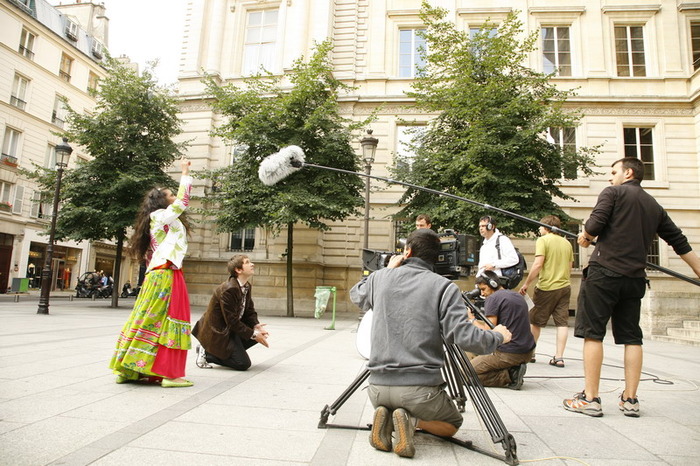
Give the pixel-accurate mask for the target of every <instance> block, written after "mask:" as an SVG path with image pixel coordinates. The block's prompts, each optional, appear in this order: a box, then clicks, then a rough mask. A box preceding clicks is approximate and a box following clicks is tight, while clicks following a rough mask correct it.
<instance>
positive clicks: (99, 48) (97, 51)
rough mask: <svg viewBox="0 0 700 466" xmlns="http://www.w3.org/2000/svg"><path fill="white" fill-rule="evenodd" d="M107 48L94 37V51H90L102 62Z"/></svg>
mask: <svg viewBox="0 0 700 466" xmlns="http://www.w3.org/2000/svg"><path fill="white" fill-rule="evenodd" d="M105 48H106V47H105V44H103V43H102V42H100V41H99V40H97V39H95V38H94V37H93V38H92V49H91V50H90V52H91V53H92V54H93V55H94V56H95V58H99V59H100V60H101V59H102V57H103V56H104V53H105Z"/></svg>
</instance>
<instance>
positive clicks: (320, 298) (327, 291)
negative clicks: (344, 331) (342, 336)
mask: <svg viewBox="0 0 700 466" xmlns="http://www.w3.org/2000/svg"><path fill="white" fill-rule="evenodd" d="M331 294H333V318H332V320H331V325H330V326H328V327H326V330H335V296H336V289H335V287H334V286H317V287H316V293H314V297H315V298H316V309H315V310H314V317H315V318H317V319H320V318H321V316H322V315H323V313H324V312H325V311H326V308H327V307H328V300H329V299H330V297H331Z"/></svg>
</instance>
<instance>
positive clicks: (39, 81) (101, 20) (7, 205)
mask: <svg viewBox="0 0 700 466" xmlns="http://www.w3.org/2000/svg"><path fill="white" fill-rule="evenodd" d="M78 9H79V11H74V10H71V8H70V7H69V6H64V7H62V9H57V8H55V7H53V6H51V4H49V2H47V1H45V0H31V1H30V0H0V24H1V25H2V27H1V28H0V61H1V62H2V63H3V66H2V67H0V138H1V140H2V158H1V160H0V291H2V292H4V291H6V290H7V289H8V288H11V287H12V283H13V281H12V279H13V278H29V286H30V287H38V286H39V277H40V275H41V270H42V268H43V266H44V261H45V254H46V246H47V242H48V237H47V236H46V235H44V234H43V232H44V231H45V230H46V227H47V224H48V223H49V222H50V221H51V209H52V201H51V200H50V199H49V200H48V201H44V202H39V197H38V195H39V192H38V186H37V185H36V184H35V183H34V181H32V180H29V179H27V178H26V177H25V176H23V175H22V174H21V172H20V169H27V170H31V169H33V164H37V165H39V166H43V167H49V168H53V167H55V159H56V155H55V147H56V145H57V144H59V143H60V138H58V137H57V136H56V135H55V133H56V132H60V131H61V130H62V129H63V127H64V125H65V118H66V111H65V109H64V107H63V103H62V100H61V99H63V98H65V99H67V100H68V102H69V103H70V105H71V106H73V108H75V109H77V110H78V111H80V110H82V109H90V108H92V107H93V106H94V105H95V100H94V98H93V97H92V96H90V94H89V92H88V90H89V89H90V88H94V87H96V86H97V85H98V83H99V80H100V79H101V78H102V77H103V76H104V75H105V71H104V69H103V68H102V66H101V62H102V59H103V56H104V53H105V50H106V49H105V47H106V44H107V35H106V34H107V30H108V28H107V25H108V20H107V18H106V17H105V9H104V5H101V4H100V5H98V4H93V3H91V2H90V3H86V4H82V5H78ZM73 13H76V14H73ZM88 18H89V21H88ZM83 23H86V24H89V26H88V27H84V26H83ZM73 149H74V151H73V154H72V156H71V160H70V162H69V168H73V167H74V166H75V164H76V162H77V160H78V159H86V158H87V157H88V155H87V154H85V153H83V152H81V149H80V148H79V147H76V146H75V144H73ZM99 246H100V245H93V244H89V243H88V242H82V243H76V242H73V241H65V242H64V241H58V242H57V243H56V246H55V247H54V253H53V264H52V272H53V278H52V289H73V288H74V287H75V284H76V280H77V278H78V277H79V276H80V274H81V273H83V272H85V271H86V270H87V269H88V268H92V267H94V264H95V261H96V260H97V259H99V258H100V257H101V252H100V251H101V249H100V247H99ZM111 256H112V257H111V259H112V261H113V259H114V252H113V251H112V252H111Z"/></svg>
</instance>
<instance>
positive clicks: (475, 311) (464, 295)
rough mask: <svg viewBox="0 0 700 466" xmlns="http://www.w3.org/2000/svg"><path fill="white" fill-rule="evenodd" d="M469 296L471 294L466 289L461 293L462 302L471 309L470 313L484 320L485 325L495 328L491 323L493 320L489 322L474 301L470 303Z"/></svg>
mask: <svg viewBox="0 0 700 466" xmlns="http://www.w3.org/2000/svg"><path fill="white" fill-rule="evenodd" d="M470 298H471V295H470V294H469V292H468V291H465V292H463V293H462V299H463V300H464V304H466V305H467V307H468V308H469V310H471V311H472V314H474V317H476V318H477V319H479V320H483V321H484V322H486V325H488V326H489V328H490V329H491V330H493V329H494V328H496V326H495V325H493V322H491V321H490V320H489V319H488V318H486V316H485V315H484V313H483V312H481V309H479V308H478V307H477V306H476V305H475V304H474V303H472V301H471V299H470Z"/></svg>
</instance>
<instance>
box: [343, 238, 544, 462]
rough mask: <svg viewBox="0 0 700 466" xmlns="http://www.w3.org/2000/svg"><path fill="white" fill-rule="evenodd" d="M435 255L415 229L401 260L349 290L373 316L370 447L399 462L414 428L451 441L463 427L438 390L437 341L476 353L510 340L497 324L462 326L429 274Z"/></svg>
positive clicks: (444, 286) (449, 289) (455, 300)
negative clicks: (396, 457)
mask: <svg viewBox="0 0 700 466" xmlns="http://www.w3.org/2000/svg"><path fill="white" fill-rule="evenodd" d="M439 252H440V238H439V236H438V235H437V233H435V232H434V231H432V230H429V229H419V230H415V231H413V232H412V233H411V234H410V235H409V236H408V239H407V240H406V246H405V248H404V253H403V255H395V256H393V257H392V258H391V260H390V261H389V264H388V265H387V267H386V268H383V269H379V270H377V271H376V272H374V273H372V274H371V275H369V276H368V277H365V278H363V279H362V281H360V282H359V283H358V284H356V285H355V286H354V287H353V288H352V290H350V298H351V299H352V301H353V302H354V303H355V304H357V305H358V306H360V307H361V308H364V307H365V306H366V307H368V308H369V307H371V308H372V310H373V313H374V317H373V319H372V335H371V343H372V344H371V351H370V356H369V363H368V364H367V369H368V370H369V371H370V375H369V384H370V385H369V390H368V394H369V398H370V401H371V402H372V406H374V408H375V411H374V420H373V422H372V432H371V434H370V439H369V440H370V444H371V445H372V446H373V447H374V448H376V449H377V450H382V451H391V450H392V447H393V451H394V452H395V453H396V454H397V455H399V456H403V457H413V455H414V454H415V447H414V444H413V434H414V432H415V429H416V428H419V429H422V430H424V431H426V432H430V433H432V434H435V435H439V436H443V437H450V436H452V435H454V434H455V433H456V432H457V430H458V429H459V427H460V426H461V425H462V415H461V414H460V413H459V411H458V410H457V408H456V407H455V404H454V403H453V402H452V400H451V399H450V397H449V395H448V394H447V393H446V392H445V390H444V386H445V382H444V380H443V378H442V374H441V371H440V369H441V368H442V366H443V365H444V359H445V356H444V352H443V345H442V338H441V335H444V338H445V340H446V341H447V343H448V344H456V345H458V346H459V347H460V348H462V349H463V350H467V351H473V352H476V353H480V354H484V353H490V352H492V351H494V350H495V349H496V348H497V347H498V345H501V344H503V343H507V342H508V341H510V337H511V335H510V332H509V331H508V329H507V328H506V327H505V326H503V325H498V326H496V328H494V329H493V330H483V329H479V328H477V327H475V326H473V325H470V324H469V322H468V321H467V317H466V316H467V309H466V305H465V304H464V301H463V300H462V297H461V294H460V290H459V288H458V287H457V285H455V284H454V283H453V282H451V281H450V280H449V279H447V278H445V277H443V276H440V275H438V274H436V273H434V272H433V266H434V264H435V261H436V260H437V257H438V254H439ZM518 296H519V295H518ZM526 317H527V316H526ZM528 325H529V323H528ZM528 328H529V327H528ZM533 346H534V345H533ZM392 431H396V436H395V440H394V443H393V446H392Z"/></svg>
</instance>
